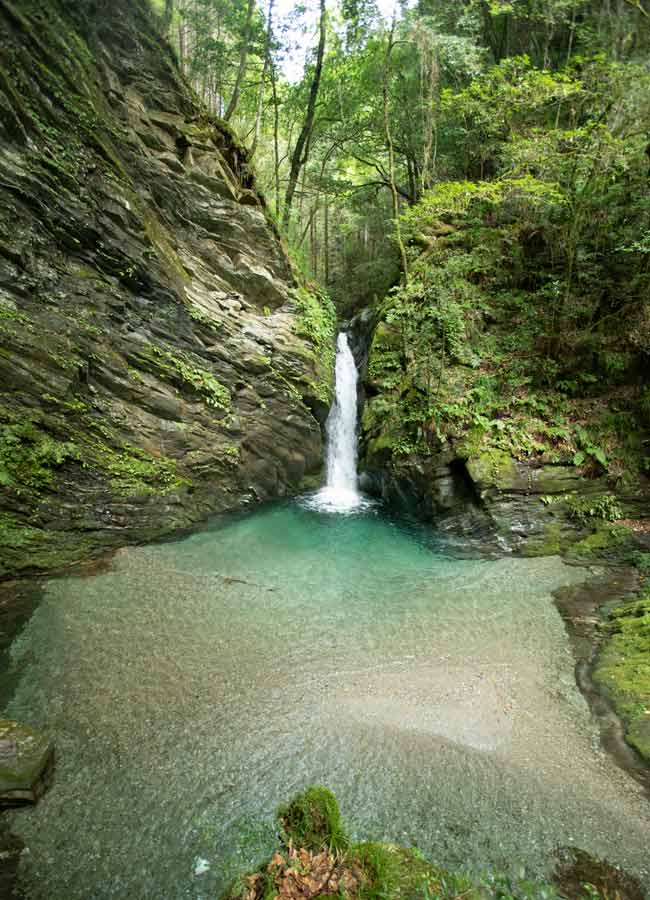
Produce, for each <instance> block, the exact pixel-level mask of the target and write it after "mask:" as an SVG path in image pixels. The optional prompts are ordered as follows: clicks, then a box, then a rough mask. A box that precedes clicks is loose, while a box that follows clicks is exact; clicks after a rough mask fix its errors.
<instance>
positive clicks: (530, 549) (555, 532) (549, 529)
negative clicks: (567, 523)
mask: <svg viewBox="0 0 650 900" xmlns="http://www.w3.org/2000/svg"><path fill="white" fill-rule="evenodd" d="M562 537H563V527H562V523H561V522H549V523H548V524H547V525H544V528H543V532H542V534H541V535H540V536H539V537H532V536H531V537H529V538H528V540H527V541H526V543H525V544H524V546H523V548H522V554H523V555H524V556H528V557H534V556H559V554H560V553H561V552H562Z"/></svg>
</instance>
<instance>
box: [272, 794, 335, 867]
mask: <svg viewBox="0 0 650 900" xmlns="http://www.w3.org/2000/svg"><path fill="white" fill-rule="evenodd" d="M278 819H279V821H280V824H281V827H282V835H283V841H284V842H285V843H286V844H287V845H289V843H291V844H292V845H293V846H294V847H305V848H306V849H307V850H315V851H318V850H322V849H324V848H325V847H329V848H331V849H333V850H344V849H345V848H346V847H347V846H348V844H349V840H348V838H347V835H346V834H345V831H344V830H343V826H342V825H341V812H340V810H339V805H338V803H337V802H336V797H335V796H334V794H333V793H332V792H331V791H329V790H328V789H327V788H324V787H310V788H307V790H306V791H305V792H304V793H302V794H298V796H297V797H295V798H294V799H293V800H292V801H291V803H288V804H287V805H286V806H281V807H280V808H279V809H278Z"/></svg>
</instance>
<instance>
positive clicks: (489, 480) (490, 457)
mask: <svg viewBox="0 0 650 900" xmlns="http://www.w3.org/2000/svg"><path fill="white" fill-rule="evenodd" d="M466 466H467V471H468V472H469V474H470V477H471V479H472V481H473V482H474V483H475V484H476V485H477V487H478V488H479V489H485V488H489V487H496V488H498V489H499V490H502V491H503V490H507V489H508V488H513V487H516V486H518V482H519V481H520V478H519V473H518V472H517V466H516V463H515V461H514V459H513V458H512V457H511V456H509V455H508V454H507V453H506V452H505V451H504V450H487V451H486V452H485V453H481V455H480V456H476V457H474V458H472V459H468V460H467V463H466Z"/></svg>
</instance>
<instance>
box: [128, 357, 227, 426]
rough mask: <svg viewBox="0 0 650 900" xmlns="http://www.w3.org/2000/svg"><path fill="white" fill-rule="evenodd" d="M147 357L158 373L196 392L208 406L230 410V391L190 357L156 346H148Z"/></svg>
mask: <svg viewBox="0 0 650 900" xmlns="http://www.w3.org/2000/svg"><path fill="white" fill-rule="evenodd" d="M145 356H146V358H147V359H149V360H151V361H152V362H153V363H154V365H155V368H156V369H157V371H159V372H160V373H163V374H167V376H168V377H171V379H172V380H175V381H177V382H180V384H181V385H182V386H187V387H189V388H191V389H193V390H194V391H196V393H197V394H199V396H200V397H201V399H202V400H203V402H204V403H205V404H206V405H207V406H211V407H213V408H214V409H219V410H223V411H229V410H230V406H231V400H230V392H229V391H228V389H227V388H225V387H224V386H223V385H222V384H220V383H219V381H218V380H217V379H216V378H215V377H214V375H212V373H211V372H208V371H207V369H204V368H203V367H202V366H199V365H197V364H196V363H195V362H194V361H193V360H191V359H190V358H189V357H186V356H183V355H182V354H181V353H180V352H175V353H172V352H171V351H170V350H163V349H162V348H160V347H157V346H156V345H155V344H149V345H148V346H147V349H146V351H145Z"/></svg>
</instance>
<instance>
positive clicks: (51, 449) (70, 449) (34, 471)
mask: <svg viewBox="0 0 650 900" xmlns="http://www.w3.org/2000/svg"><path fill="white" fill-rule="evenodd" d="M79 458H80V455H79V448H78V447H77V446H76V445H75V444H74V443H73V442H72V441H59V440H56V439H55V438H53V437H52V436H51V435H49V434H47V433H46V432H44V431H42V430H41V429H40V428H39V427H38V426H37V425H35V424H34V423H32V422H25V423H22V424H12V425H3V426H0V485H1V486H4V487H10V488H12V489H13V490H15V491H16V493H17V494H22V493H25V492H33V491H36V492H38V491H41V490H43V489H44V488H48V487H52V485H53V484H54V482H55V479H56V473H57V471H58V470H59V469H60V468H61V466H62V465H63V464H64V463H65V462H66V461H67V460H70V459H73V460H78V459H79Z"/></svg>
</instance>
